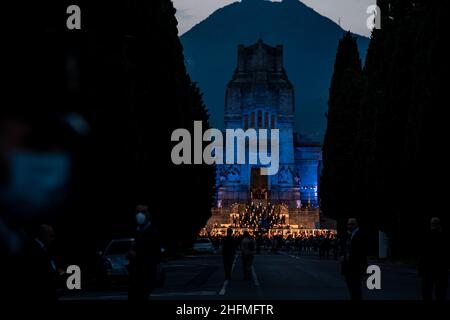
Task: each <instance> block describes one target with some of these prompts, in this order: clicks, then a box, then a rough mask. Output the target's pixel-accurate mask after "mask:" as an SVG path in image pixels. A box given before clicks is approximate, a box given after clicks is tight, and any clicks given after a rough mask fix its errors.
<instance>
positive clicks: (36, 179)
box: [0, 151, 71, 219]
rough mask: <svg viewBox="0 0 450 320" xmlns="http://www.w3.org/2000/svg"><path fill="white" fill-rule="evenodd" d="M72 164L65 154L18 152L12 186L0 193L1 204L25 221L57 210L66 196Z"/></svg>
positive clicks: (2, 189) (12, 175) (14, 160)
mask: <svg viewBox="0 0 450 320" xmlns="http://www.w3.org/2000/svg"><path fill="white" fill-rule="evenodd" d="M70 162H71V161H70V158H69V156H68V155H67V154H66V153H63V152H25V151H20V152H15V153H14V154H13V155H12V157H11V161H10V175H9V184H8V185H7V186H5V187H4V188H1V189H0V202H2V203H3V204H6V205H7V207H8V209H10V211H11V212H13V213H14V214H15V215H19V216H18V217H17V216H16V218H22V219H24V218H25V219H27V218H32V217H34V216H36V215H38V214H46V213H48V211H49V210H52V209H55V208H57V207H58V206H59V205H61V204H62V203H63V202H64V198H65V195H66V191H67V186H68V182H69V179H70V173H71V165H70Z"/></svg>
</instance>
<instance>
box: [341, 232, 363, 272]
mask: <svg viewBox="0 0 450 320" xmlns="http://www.w3.org/2000/svg"><path fill="white" fill-rule="evenodd" d="M348 237H350V235H348V236H347V239H346V242H345V245H344V246H343V248H345V249H344V252H343V253H344V257H345V258H344V261H343V265H342V273H343V274H344V275H355V276H356V275H359V276H363V275H365V274H366V270H367V255H366V246H365V243H364V239H363V236H362V233H361V231H360V230H358V231H356V233H355V234H354V235H353V237H352V238H351V240H350V239H349V238H348ZM349 240H350V241H349Z"/></svg>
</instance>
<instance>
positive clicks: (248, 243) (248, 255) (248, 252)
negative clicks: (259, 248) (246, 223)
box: [241, 231, 256, 280]
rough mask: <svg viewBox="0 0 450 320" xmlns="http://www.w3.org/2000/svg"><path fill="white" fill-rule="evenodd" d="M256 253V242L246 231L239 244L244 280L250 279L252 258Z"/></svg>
mask: <svg viewBox="0 0 450 320" xmlns="http://www.w3.org/2000/svg"><path fill="white" fill-rule="evenodd" d="M255 251H256V241H255V240H253V238H252V237H251V236H250V233H249V232H248V231H245V232H244V238H243V239H242V242H241V256H242V266H243V270H244V280H250V279H251V272H252V266H253V258H254V256H255Z"/></svg>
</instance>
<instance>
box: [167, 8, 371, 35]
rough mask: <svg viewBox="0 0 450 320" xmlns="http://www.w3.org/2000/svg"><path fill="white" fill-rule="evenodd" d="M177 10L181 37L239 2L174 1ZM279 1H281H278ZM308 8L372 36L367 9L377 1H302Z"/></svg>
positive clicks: (346, 27) (346, 26)
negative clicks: (212, 14) (216, 12)
mask: <svg viewBox="0 0 450 320" xmlns="http://www.w3.org/2000/svg"><path fill="white" fill-rule="evenodd" d="M172 1H173V3H174V6H175V8H176V9H177V19H178V30H179V33H180V35H181V34H183V33H185V32H186V31H188V30H189V29H190V28H192V27H193V26H194V25H196V24H197V23H199V22H201V21H202V20H204V19H205V18H207V17H208V16H209V15H210V14H211V13H213V12H214V11H216V10H217V9H219V8H222V7H224V6H226V5H228V4H230V3H233V2H237V0H172ZM277 1H279V0H277ZM301 2H303V3H304V4H306V5H307V6H309V7H311V8H313V9H314V10H315V11H317V12H318V13H320V14H321V15H323V16H326V17H328V18H330V19H331V20H333V21H335V22H338V21H339V18H340V21H341V26H342V27H343V29H345V30H351V31H352V32H354V33H357V34H361V35H365V36H370V31H369V30H368V29H367V26H366V21H367V18H368V14H367V13H366V9H367V7H368V6H369V5H371V4H375V3H376V0H301Z"/></svg>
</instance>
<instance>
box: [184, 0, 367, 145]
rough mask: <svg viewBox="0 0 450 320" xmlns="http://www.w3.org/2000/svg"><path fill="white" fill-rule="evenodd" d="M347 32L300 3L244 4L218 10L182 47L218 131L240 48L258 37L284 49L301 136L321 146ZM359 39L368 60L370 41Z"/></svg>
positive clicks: (259, 0)
mask: <svg viewBox="0 0 450 320" xmlns="http://www.w3.org/2000/svg"><path fill="white" fill-rule="evenodd" d="M344 32H345V31H344V30H343V29H342V28H340V27H339V26H338V25H337V24H336V23H334V22H333V21H332V20H330V19H329V18H327V17H324V16H321V15H320V14H319V13H317V12H316V11H314V10H313V9H312V8H310V7H308V6H306V5H305V4H303V3H301V2H300V1H297V0H284V1H283V2H270V1H264V0H244V1H242V2H234V3H232V4H229V5H227V6H225V7H223V8H221V9H218V10H216V11H215V12H214V13H212V14H211V15H210V16H209V17H208V18H206V19H205V20H203V21H202V22H200V23H199V24H197V25H195V26H194V27H193V28H192V29H190V30H189V31H188V32H186V33H184V34H183V35H182V36H181V42H182V44H183V47H184V55H185V62H186V67H187V69H188V71H189V74H190V75H191V77H192V79H193V80H194V81H196V82H198V84H199V86H200V89H201V90H202V92H203V93H204V100H205V103H206V106H207V107H208V109H209V111H210V114H211V120H212V124H213V126H215V127H218V128H223V107H224V96H225V88H226V84H227V83H228V81H229V80H230V79H231V77H232V74H233V71H234V70H235V67H236V58H237V46H238V45H239V44H243V45H246V46H248V45H251V44H253V43H255V42H256V41H257V40H258V39H260V38H261V39H263V40H264V42H265V43H267V44H269V45H271V46H276V45H279V44H281V45H283V47H284V65H285V69H286V72H287V74H288V76H289V79H290V80H291V82H292V83H293V84H294V89H295V95H296V128H297V131H298V132H299V133H301V134H302V135H304V136H307V137H309V139H310V140H315V141H321V140H322V138H323V134H324V131H325V126H326V118H325V113H326V111H327V100H328V88H329V84H330V81H331V75H332V72H333V65H334V58H335V54H336V49H337V45H338V42H339V39H340V38H341V37H342V35H343V33H344ZM355 36H356V37H357V39H358V42H359V47H360V54H361V57H362V59H364V56H365V51H366V49H367V46H368V42H369V39H368V38H365V37H362V36H358V35H355ZM212 75H214V76H213V77H212Z"/></svg>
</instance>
